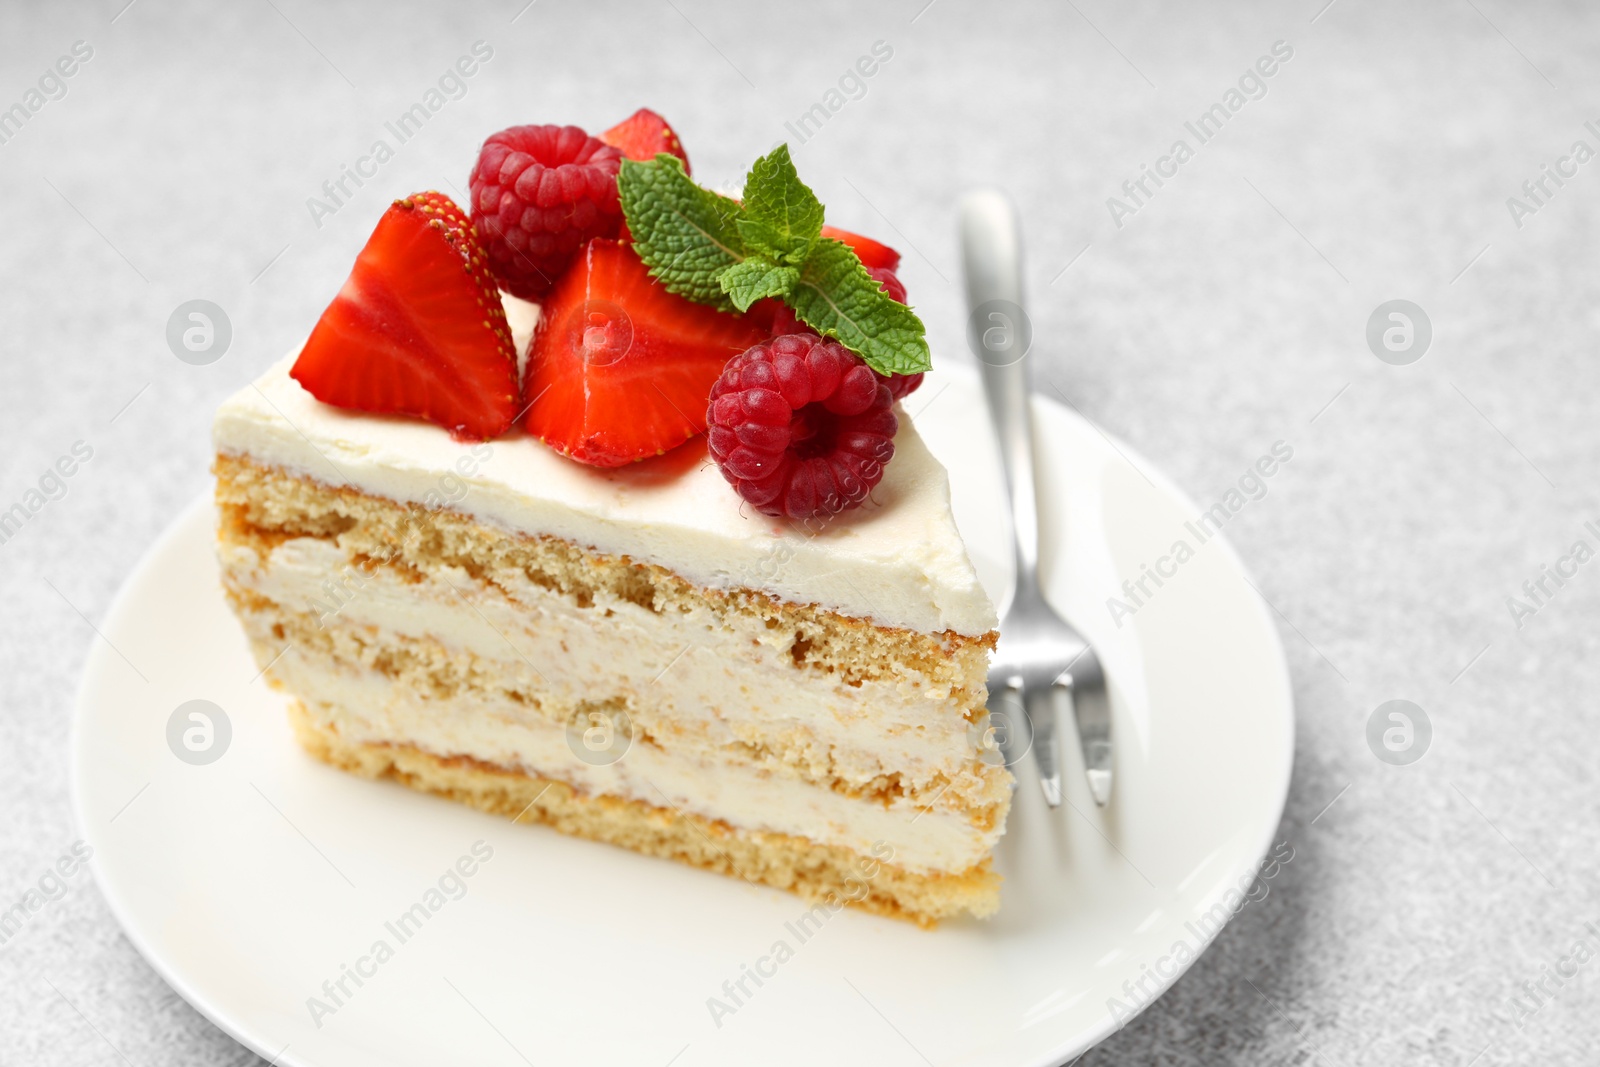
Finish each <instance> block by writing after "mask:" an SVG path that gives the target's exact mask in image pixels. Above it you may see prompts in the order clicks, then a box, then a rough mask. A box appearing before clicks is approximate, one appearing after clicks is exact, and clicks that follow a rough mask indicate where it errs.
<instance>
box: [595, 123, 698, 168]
mask: <svg viewBox="0 0 1600 1067" xmlns="http://www.w3.org/2000/svg"><path fill="white" fill-rule="evenodd" d="M600 140H602V141H604V142H605V143H606V144H608V145H610V146H611V147H612V148H616V149H620V150H621V152H622V154H623V155H625V156H627V157H628V158H629V159H637V160H639V161H640V162H648V161H649V160H652V159H654V158H656V153H658V152H666V153H668V154H669V155H674V156H677V157H678V158H679V159H681V160H683V172H684V173H685V174H688V173H689V154H688V153H687V152H685V151H684V150H683V142H682V141H680V140H678V135H677V133H675V132H674V131H673V129H672V127H671V126H668V125H667V120H666V119H664V118H662V117H661V116H660V115H657V114H656V113H655V112H654V111H651V110H650V109H649V108H647V107H641V108H640V109H639V110H638V111H635V112H634V113H633V114H632V115H629V116H628V117H627V118H625V119H623V120H622V121H621V122H619V123H617V124H616V125H615V126H613V127H611V128H610V129H609V130H607V131H606V132H605V133H602V134H601V135H600Z"/></svg>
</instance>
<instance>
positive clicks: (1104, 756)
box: [1052, 653, 1111, 808]
mask: <svg viewBox="0 0 1600 1067" xmlns="http://www.w3.org/2000/svg"><path fill="white" fill-rule="evenodd" d="M1052 688H1054V689H1056V690H1059V691H1061V692H1064V693H1066V694H1067V696H1068V698H1069V699H1070V700H1071V702H1072V718H1073V721H1074V722H1075V723H1076V724H1077V727H1078V745H1079V747H1080V748H1082V750H1083V770H1084V774H1085V776H1086V777H1087V778H1088V779H1089V792H1090V793H1091V794H1093V795H1094V802H1095V804H1096V805H1097V806H1099V807H1102V808H1103V807H1105V806H1106V804H1108V803H1110V801H1111V700H1110V697H1109V695H1108V694H1107V692H1106V682H1105V675H1104V674H1103V673H1102V671H1101V668H1100V661H1099V659H1098V658H1096V657H1095V656H1094V654H1093V653H1089V654H1088V655H1085V656H1083V657H1081V658H1080V659H1079V660H1078V662H1077V663H1075V664H1074V665H1073V666H1072V667H1071V668H1070V669H1069V670H1068V671H1067V673H1065V674H1063V675H1062V676H1061V677H1060V678H1058V679H1056V683H1055V685H1054V686H1052Z"/></svg>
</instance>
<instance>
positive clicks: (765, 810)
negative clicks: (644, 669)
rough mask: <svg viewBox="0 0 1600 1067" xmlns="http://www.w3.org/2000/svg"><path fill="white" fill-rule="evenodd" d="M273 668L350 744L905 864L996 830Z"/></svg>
mask: <svg viewBox="0 0 1600 1067" xmlns="http://www.w3.org/2000/svg"><path fill="white" fill-rule="evenodd" d="M272 670H273V673H274V674H275V675H277V676H278V677H279V679H280V680H282V681H283V683H284V684H285V685H286V686H287V687H288V688H289V689H290V690H291V691H292V692H294V693H296V694H297V695H298V696H299V697H300V698H301V700H302V701H303V702H304V703H305V704H306V705H307V707H308V709H309V710H310V711H311V713H312V714H313V715H314V716H316V717H317V718H319V719H321V720H322V721H324V722H327V723H329V724H331V725H332V726H333V727H334V728H335V729H337V730H338V732H339V733H340V735H341V736H343V737H344V738H346V739H347V740H350V741H354V742H359V743H365V744H389V745H404V746H409V747H411V748H416V749H420V750H422V751H424V752H428V753H431V754H433V755H436V756H442V757H450V756H470V757H471V758H473V759H476V760H480V761H482V762H484V763H490V764H494V765H496V766H500V767H505V768H509V769H514V770H522V771H524V772H527V773H531V774H534V775H538V776H540V777H546V778H553V779H557V780H560V781H563V782H567V783H569V784H570V785H572V786H574V787H576V788H577V789H579V790H581V791H583V792H585V793H587V794H589V795H591V796H593V795H609V796H617V797H623V798H626V799H631V800H639V801H643V802H645V803H647V804H651V805H654V806H656V807H666V808H672V809H676V810H680V811H684V812H691V813H694V814H697V815H701V816H705V817H708V818H711V819H718V820H721V821H723V822H725V823H727V824H729V825H730V826H733V827H736V828H738V829H742V830H754V831H767V832H776V833H783V834H790V835H793V836H797V837H804V838H806V839H808V840H810V841H814V842H817V843H819V844H828V845H838V846H842V847H844V848H849V849H852V850H854V851H857V852H870V851H871V850H872V848H873V846H874V845H877V844H879V843H886V844H888V845H889V846H890V847H891V848H893V850H894V860H893V862H894V863H895V864H896V865H897V866H901V867H905V868H906V869H908V870H913V871H922V872H952V873H953V872H959V871H963V870H966V869H967V868H969V867H971V866H972V865H974V864H976V863H978V862H980V861H982V860H983V859H984V858H985V857H986V856H988V855H989V853H990V852H991V851H992V850H993V848H994V845H995V842H996V841H997V840H998V838H999V836H1000V832H999V831H998V830H989V831H986V830H980V829H978V828H976V827H974V826H973V825H972V824H971V823H970V821H968V820H967V819H966V818H965V817H963V816H962V815H960V814H957V813H952V812H944V811H938V810H933V811H926V812H924V811H922V810H921V809H919V808H917V807H916V806H915V805H914V804H911V803H909V802H906V801H904V800H901V801H899V802H897V803H894V804H890V805H884V804H881V803H876V802H872V801H862V800H852V799H850V798H849V797H845V796H842V795H840V794H838V793H835V792H833V791H832V790H829V789H824V788H821V787H818V786H815V785H810V784H808V783H806V782H802V781H799V780H797V779H793V778H786V777H783V776H781V775H774V774H771V773H768V772H765V771H762V770H761V769H759V768H755V767H738V766H731V765H729V764H726V763H712V762H709V761H706V760H700V759H693V758H684V757H680V756H676V755H672V754H669V753H666V752H663V751H661V750H660V749H657V748H655V747H654V746H653V745H650V744H648V743H643V742H640V741H639V740H637V739H635V741H634V743H633V744H632V745H631V746H630V747H628V748H627V749H626V751H625V752H624V753H623V754H622V755H621V757H620V758H618V759H617V760H616V761H615V762H612V763H610V764H597V763H591V762H588V761H587V760H583V759H579V758H578V757H577V755H575V753H574V748H573V745H572V744H571V742H570V741H569V738H568V734H567V730H566V729H565V728H564V727H561V726H557V725H555V724H552V723H549V722H546V721H544V720H534V721H529V719H528V718H527V717H526V715H525V714H519V709H518V708H517V707H516V706H515V705H514V704H512V703H511V702H510V701H503V700H496V699H494V698H492V697H490V698H487V699H484V700H482V701H481V702H477V703H474V704H472V705H469V706H459V707H457V708H456V709H454V711H453V712H452V713H451V714H441V713H440V708H439V707H438V705H437V704H433V703H429V702H427V701H425V700H421V699H419V698H418V697H417V696H416V695H415V694H413V693H412V692H411V691H410V689H409V688H407V687H404V686H399V685H396V684H394V683H393V682H391V681H390V680H389V679H388V678H386V677H385V676H383V675H382V674H379V673H377V672H375V671H361V672H356V671H352V670H343V669H340V668H338V667H330V666H329V665H327V664H326V663H325V662H322V661H320V660H316V659H314V658H312V657H307V656H302V655H299V654H298V653H296V652H295V651H293V650H291V651H289V652H288V653H286V654H284V656H283V657H282V658H281V659H279V660H278V662H277V664H276V665H275V666H274V667H273V668H272Z"/></svg>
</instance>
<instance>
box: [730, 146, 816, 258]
mask: <svg viewBox="0 0 1600 1067" xmlns="http://www.w3.org/2000/svg"><path fill="white" fill-rule="evenodd" d="M738 226H739V234H740V236H741V237H743V238H744V243H745V246H746V247H748V248H749V249H750V250H751V251H753V252H760V253H762V254H764V255H766V256H768V257H769V258H771V259H772V260H773V261H774V262H777V263H784V264H790V265H793V266H799V265H800V264H801V263H804V262H805V259H806V256H807V255H808V254H809V253H810V252H811V249H812V247H813V244H814V242H815V241H816V240H817V235H818V234H820V233H821V232H822V202H821V201H820V200H818V199H817V196H816V194H815V193H813V192H812V191H811V189H810V188H809V187H808V186H807V185H806V183H805V182H803V181H801V180H800V175H799V174H797V173H796V172H795V169H794V162H793V161H792V160H790V158H789V146H788V145H786V144H781V145H779V146H778V147H777V148H774V149H773V150H772V151H771V152H769V153H768V154H767V155H765V156H762V157H761V158H760V159H758V160H756V161H755V163H753V164H752V165H751V167H750V173H749V174H747V175H746V176H745V179H744V217H743V218H741V219H740V220H739V223H738Z"/></svg>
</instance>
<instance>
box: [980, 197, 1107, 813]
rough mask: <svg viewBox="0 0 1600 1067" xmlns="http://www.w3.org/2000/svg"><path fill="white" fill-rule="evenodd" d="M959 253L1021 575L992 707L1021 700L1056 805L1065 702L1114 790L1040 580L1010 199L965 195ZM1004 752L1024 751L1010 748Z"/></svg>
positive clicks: (1090, 701)
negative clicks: (1059, 735)
mask: <svg viewBox="0 0 1600 1067" xmlns="http://www.w3.org/2000/svg"><path fill="white" fill-rule="evenodd" d="M961 258H962V266H963V270H964V273H965V275H966V288H967V311H968V315H969V318H968V323H967V329H968V342H969V343H970V344H971V346H972V348H973V351H974V353H975V354H976V355H977V356H978V359H979V368H980V370H981V371H982V374H983V386H984V393H985V395H986V396H987V397H988V400H989V413H990V415H991V416H992V417H993V419H994V428H995V433H996V435H997V436H998V438H999V442H1000V458H1001V460H1002V462H1003V464H1004V466H1005V473H1006V486H1007V490H1008V495H1009V497H1010V500H1011V530H1012V537H1013V541H1014V546H1015V550H1016V559H1017V583H1016V591H1015V593H1014V594H1013V596H1012V598H1011V606H1010V607H1009V608H1007V609H1006V614H1005V618H1003V619H1002V620H1001V621H1000V642H999V647H997V648H996V649H995V654H994V659H993V661H992V662H991V664H990V666H989V699H990V711H991V714H993V713H995V711H996V710H997V709H996V708H995V707H994V704H995V702H996V701H997V700H998V699H1009V700H1010V701H1011V702H1012V703H1013V704H1016V703H1020V704H1021V706H1022V708H1023V710H1024V714H1025V716H1026V721H1027V723H1028V727H1029V734H1030V736H1031V738H1032V750H1033V756H1034V760H1035V761H1036V762H1037V763H1038V766H1039V784H1040V786H1041V788H1042V789H1043V790H1044V799H1045V802H1046V803H1048V804H1049V805H1050V806H1051V807H1052V808H1054V807H1059V806H1060V804H1061V764H1060V760H1059V757H1058V754H1057V746H1056V721H1057V709H1058V708H1059V707H1060V706H1061V705H1062V704H1066V705H1068V706H1070V707H1071V709H1072V712H1073V718H1074V719H1075V720H1076V723H1077V728H1078V743H1079V745H1080V746H1081V747H1082V749H1083V765H1084V770H1085V771H1086V772H1087V774H1088V778H1089V792H1090V793H1091V794H1093V795H1094V800H1095V803H1096V804H1100V805H1104V804H1105V803H1106V802H1107V801H1109V800H1110V799H1111V705H1110V701H1109V700H1108V698H1107V694H1106V678H1105V673H1104V672H1103V671H1102V670H1101V668H1100V659H1099V657H1098V656H1096V655H1095V652H1094V649H1093V648H1091V647H1090V646H1089V643H1088V642H1087V641H1085V640H1084V639H1083V636H1082V635H1081V634H1079V633H1078V631H1077V630H1075V629H1074V628H1073V627H1072V625H1071V624H1070V623H1068V622H1067V621H1066V620H1065V619H1063V618H1061V616H1059V615H1057V614H1056V613H1055V609H1053V608H1051V607H1050V605H1049V604H1048V603H1047V602H1046V601H1045V598H1044V592H1043V590H1042V589H1041V588H1040V587H1039V508H1038V499H1037V496H1036V492H1037V490H1036V487H1035V484H1034V474H1033V420H1032V417H1031V414H1030V412H1029V409H1028V374H1027V369H1026V367H1027V364H1026V363H1025V362H1024V357H1025V356H1026V355H1027V353H1028V347H1029V345H1030V343H1031V340H1032V327H1031V325H1029V322H1028V317H1027V313H1026V312H1025V311H1023V308H1022V302H1023V294H1022V236H1021V232H1020V228H1019V226H1018V221H1017V213H1016V209H1015V208H1013V207H1012V205H1011V201H1010V200H1009V199H1008V198H1007V197H1006V196H1005V195H1004V194H1003V193H1000V192H998V191H995V190H982V191H978V192H974V193H969V194H968V195H967V196H965V197H964V198H963V199H962V201H961ZM1003 740H1006V741H1008V742H1009V744H1010V745H1011V746H1012V750H1011V751H1007V753H1006V756H1007V762H1011V763H1014V762H1015V760H1016V759H1017V758H1020V756H1021V755H1022V754H1024V753H1017V752H1015V750H1014V746H1015V744H1016V742H1015V740H1014V739H1012V738H1009V737H1007V736H1005V735H1003Z"/></svg>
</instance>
